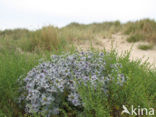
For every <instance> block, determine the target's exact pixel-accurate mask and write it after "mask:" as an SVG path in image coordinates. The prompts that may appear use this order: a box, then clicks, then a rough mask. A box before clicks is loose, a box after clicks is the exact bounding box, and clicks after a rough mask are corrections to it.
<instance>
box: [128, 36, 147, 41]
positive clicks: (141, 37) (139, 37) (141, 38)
mask: <svg viewBox="0 0 156 117" xmlns="http://www.w3.org/2000/svg"><path fill="white" fill-rule="evenodd" d="M142 40H144V36H143V35H141V34H134V35H131V36H130V37H128V38H127V41H128V42H138V41H142Z"/></svg>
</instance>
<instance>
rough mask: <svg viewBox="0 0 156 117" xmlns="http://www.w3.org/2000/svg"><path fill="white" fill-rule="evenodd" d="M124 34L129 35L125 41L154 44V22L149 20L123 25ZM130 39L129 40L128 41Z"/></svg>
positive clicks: (155, 41) (155, 24) (155, 32)
mask: <svg viewBox="0 0 156 117" xmlns="http://www.w3.org/2000/svg"><path fill="white" fill-rule="evenodd" d="M123 27H124V28H123V30H124V33H125V34H128V35H130V36H131V37H129V38H128V39H127V40H128V41H130V42H132V41H133V42H136V41H144V40H145V41H147V42H151V43H153V44H156V21H155V20H150V19H144V20H139V21H136V22H128V23H126V24H124V26H123ZM130 38H131V39H130Z"/></svg>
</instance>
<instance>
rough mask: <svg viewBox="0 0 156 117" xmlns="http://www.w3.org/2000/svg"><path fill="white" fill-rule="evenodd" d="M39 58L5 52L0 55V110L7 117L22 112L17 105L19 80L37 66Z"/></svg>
mask: <svg viewBox="0 0 156 117" xmlns="http://www.w3.org/2000/svg"><path fill="white" fill-rule="evenodd" d="M38 58H39V56H38V57H37V56H32V55H29V56H28V55H27V54H20V53H16V52H15V51H9V52H8V51H7V50H5V51H3V53H2V54H0V109H1V111H2V112H3V113H5V114H6V116H7V117H12V116H17V115H19V114H20V113H22V111H23V110H22V111H21V110H20V108H19V107H18V104H17V103H16V101H17V97H18V92H17V89H18V88H19V87H18V84H17V79H18V78H19V77H20V76H21V75H25V74H26V73H27V72H28V71H29V70H30V69H32V67H34V65H36V64H37V62H38V61H37V60H38Z"/></svg>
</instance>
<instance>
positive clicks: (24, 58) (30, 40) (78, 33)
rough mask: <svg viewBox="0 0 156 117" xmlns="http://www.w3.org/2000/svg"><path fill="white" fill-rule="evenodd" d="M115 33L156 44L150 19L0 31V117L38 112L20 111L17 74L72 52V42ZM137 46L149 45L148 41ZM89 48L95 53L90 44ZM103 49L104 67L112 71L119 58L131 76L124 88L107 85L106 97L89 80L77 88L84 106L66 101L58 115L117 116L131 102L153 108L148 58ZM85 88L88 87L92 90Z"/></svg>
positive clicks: (155, 73)
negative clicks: (94, 88) (81, 107)
mask: <svg viewBox="0 0 156 117" xmlns="http://www.w3.org/2000/svg"><path fill="white" fill-rule="evenodd" d="M118 32H120V33H123V34H126V35H128V38H127V41H128V42H137V41H147V42H149V43H150V45H155V44H156V22H155V21H154V20H150V19H144V20H140V21H136V22H128V23H125V24H122V23H120V22H119V21H115V22H104V23H93V24H87V25H85V24H78V23H71V24H69V25H67V26H65V27H63V28H57V27H54V26H46V27H43V28H42V29H38V30H35V31H30V30H27V29H14V30H4V31H0V117H1V116H2V117H16V116H18V117H20V116H21V117H23V116H25V117H31V116H32V117H36V116H37V117H38V116H40V115H38V114H37V113H35V114H34V115H28V114H26V113H25V112H24V105H23V106H19V104H18V102H17V98H18V96H19V95H20V94H19V92H18V89H19V88H20V87H19V85H18V83H17V80H18V78H19V77H20V76H22V77H23V78H24V77H25V76H26V74H27V73H28V71H30V70H31V69H32V68H33V67H34V66H36V65H38V64H39V63H40V61H46V60H49V58H50V55H52V54H57V55H61V54H64V53H66V52H71V53H74V52H75V51H76V47H75V45H76V44H79V43H83V42H84V41H85V40H90V41H91V40H94V39H96V38H97V37H101V38H107V37H109V38H110V37H111V36H112V34H115V33H118ZM140 48H143V49H147V48H151V46H150V47H147V46H146V47H145V46H140ZM92 51H93V52H94V51H96V52H98V50H94V49H93V50H92ZM103 53H104V54H105V55H106V56H105V59H106V63H107V69H108V70H107V72H110V71H111V68H110V67H109V65H110V64H112V63H121V64H122V65H123V67H122V69H120V70H121V72H122V73H124V74H126V75H127V76H128V77H129V80H128V81H127V83H126V84H125V85H124V86H123V87H122V88H121V87H116V85H113V84H112V85H110V87H109V88H110V89H109V91H110V92H109V98H106V97H105V95H103V93H102V92H101V91H100V90H98V91H97V92H96V91H94V90H93V89H92V86H91V85H88V87H85V86H82V87H80V88H79V90H78V91H79V93H80V95H81V96H82V99H83V101H84V103H85V104H86V105H85V106H84V108H83V109H80V110H79V109H77V108H74V107H73V108H71V107H69V105H68V104H65V105H63V106H62V107H63V108H62V111H61V114H60V115H59V116H60V117H61V116H62V117H63V116H65V115H66V116H68V117H75V116H78V117H85V116H88V117H102V116H103V115H104V116H105V117H109V116H113V117H116V116H121V115H120V114H121V111H122V105H123V104H124V105H127V107H128V108H129V107H130V105H135V106H136V107H137V106H138V105H140V106H142V107H154V108H155V107H156V101H155V99H156V93H155V89H156V84H155V83H156V70H155V68H154V69H150V65H149V64H148V63H147V62H144V63H143V64H141V60H136V61H132V60H130V59H129V53H127V54H123V55H121V56H118V55H117V53H116V52H115V50H112V51H111V52H106V51H105V50H104V51H103ZM41 58H42V60H41ZM99 88H100V85H99ZM85 92H90V95H89V96H88V95H87V94H88V93H85ZM86 97H87V100H86ZM104 101H105V102H104ZM59 116H58V117H59ZM123 117H124V116H123Z"/></svg>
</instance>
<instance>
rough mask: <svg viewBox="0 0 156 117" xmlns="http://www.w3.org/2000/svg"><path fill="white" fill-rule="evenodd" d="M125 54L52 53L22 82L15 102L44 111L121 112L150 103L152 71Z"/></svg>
mask: <svg viewBox="0 0 156 117" xmlns="http://www.w3.org/2000/svg"><path fill="white" fill-rule="evenodd" d="M140 63H141V62H140V61H130V60H129V54H127V55H125V56H121V57H117V55H116V53H115V52H113V51H112V52H110V53H107V52H102V53H99V52H86V53H84V52H81V53H79V52H75V53H73V54H63V55H53V56H52V57H51V60H50V61H47V62H43V63H41V64H39V65H38V66H36V67H35V68H33V69H32V70H31V71H30V72H29V73H28V74H27V77H26V78H24V79H23V80H22V79H20V81H21V85H22V86H21V88H20V92H21V93H20V94H21V96H20V97H19V104H20V105H21V106H22V107H23V106H24V109H25V112H26V113H27V114H33V113H37V114H39V116H40V115H43V116H51V115H57V116H65V115H66V116H67V115H68V116H80V117H83V116H84V117H85V116H90V117H101V116H104V117H108V116H113V117H116V116H121V111H122V105H127V107H128V108H129V107H130V105H134V106H138V105H139V106H142V107H151V106H154V105H155V101H154V98H156V95H155V94H154V89H155V88H156V87H155V85H154V82H153V81H155V80H156V79H155V78H156V77H155V76H156V74H155V72H153V71H150V70H148V68H147V66H146V64H144V65H140Z"/></svg>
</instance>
